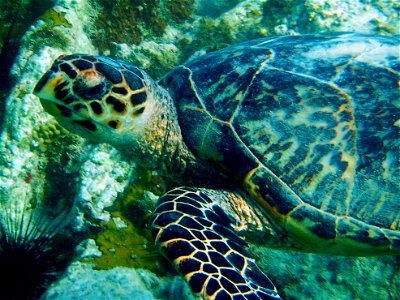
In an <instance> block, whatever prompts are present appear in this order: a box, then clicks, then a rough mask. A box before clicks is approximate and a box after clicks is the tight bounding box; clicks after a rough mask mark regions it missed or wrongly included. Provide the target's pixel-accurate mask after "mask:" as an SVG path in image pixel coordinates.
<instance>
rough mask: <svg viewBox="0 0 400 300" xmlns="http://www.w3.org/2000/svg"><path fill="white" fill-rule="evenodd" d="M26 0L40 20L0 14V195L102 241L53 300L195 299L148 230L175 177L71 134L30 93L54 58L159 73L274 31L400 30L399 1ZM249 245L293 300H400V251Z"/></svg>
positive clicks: (72, 270)
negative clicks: (77, 57) (114, 61)
mask: <svg viewBox="0 0 400 300" xmlns="http://www.w3.org/2000/svg"><path fill="white" fill-rule="evenodd" d="M53 2H55V5H54V6H53V7H51V6H52V5H53ZM15 3H16V2H15ZM24 3H30V5H33V4H35V3H36V5H37V8H35V9H40V12H39V11H38V10H36V11H32V17H33V16H35V17H34V18H38V19H37V20H36V21H34V18H31V19H29V18H26V20H24V22H25V23H24V24H25V25H24V26H22V25H21V26H20V25H18V26H17V25H14V27H13V28H14V29H10V28H11V27H10V24H17V23H18V22H22V19H21V20H18V22H17V21H15V22H16V23H13V21H12V18H11V17H13V16H14V17H15V15H12V14H10V15H6V14H5V12H6V10H3V9H0V24H1V26H2V27H1V28H0V29H1V34H2V40H1V42H0V45H2V46H1V47H2V48H1V49H2V50H1V53H7V55H8V54H10V53H11V52H10V53H8V50H10V47H11V46H10V45H13V46H12V47H14V48H15V50H17V49H18V50H19V54H18V55H17V56H16V59H15V62H14V64H13V65H12V68H11V71H10V74H11V76H12V78H14V81H9V82H10V85H9V90H8V91H7V93H4V97H1V99H2V100H1V101H2V102H1V104H0V105H1V113H0V114H1V115H0V116H1V117H0V121H1V131H0V132H1V136H0V149H1V150H0V166H1V168H0V192H1V193H2V197H3V198H2V201H4V202H5V201H9V199H21V201H22V200H23V203H27V205H30V202H31V201H32V199H33V198H34V195H39V196H40V199H39V200H40V201H41V204H43V205H45V206H48V207H49V208H50V209H54V210H55V211H59V210H60V209H62V208H65V207H71V206H72V210H71V214H70V222H69V223H68V227H69V230H71V231H72V232H73V233H74V234H75V235H77V236H80V237H86V236H90V237H91V238H92V239H90V240H87V244H88V245H89V246H90V245H91V246H92V248H91V249H92V250H91V251H92V252H90V251H89V252H90V254H87V253H86V256H85V255H83V254H82V255H81V258H80V259H81V260H82V261H83V262H84V263H79V262H75V263H74V264H73V266H71V267H70V268H68V270H67V274H66V276H65V278H64V279H63V280H61V281H60V282H59V283H56V284H54V285H53V286H52V288H51V289H50V290H49V291H48V293H47V294H46V296H45V298H44V299H56V298H57V297H61V298H62V299H73V298H74V297H75V299H76V298H77V297H80V298H92V299H94V298H99V297H108V298H119V299H132V298H133V299H135V298H136V299H143V297H147V299H153V298H154V299H158V298H160V295H162V296H164V297H165V298H171V299H172V298H176V299H189V298H188V297H190V296H189V294H190V292H189V291H188V290H187V287H186V286H185V285H184V284H183V282H182V280H181V279H180V278H178V277H175V276H171V274H170V273H169V272H172V271H171V269H170V268H169V267H168V266H167V265H166V264H164V261H163V260H162V259H159V256H158V254H157V253H155V252H154V248H153V246H152V243H151V241H150V239H149V236H148V232H147V231H146V230H147V228H146V225H147V221H148V218H149V217H150V215H151V211H152V208H153V207H154V205H155V201H156V200H157V196H158V195H160V194H162V193H163V192H164V191H165V189H166V186H167V185H168V184H167V183H166V182H163V181H162V180H161V179H160V178H159V177H158V176H157V174H154V173H151V172H149V171H141V170H137V169H136V168H135V165H134V164H132V163H131V162H129V158H126V157H123V156H122V155H121V154H120V153H118V152H117V151H116V150H115V149H113V148H112V147H110V146H107V145H95V144H90V143H87V142H85V141H83V140H82V139H80V138H79V137H76V136H73V135H71V134H70V133H68V132H65V131H64V130H63V129H61V127H60V126H59V125H57V124H55V123H54V120H53V119H52V118H51V117H50V116H49V115H48V114H46V113H45V112H44V111H43V109H42V108H41V106H40V103H39V101H38V99H37V98H36V97H34V96H33V95H32V94H31V92H32V90H33V87H34V85H35V83H36V82H37V80H38V79H39V77H40V76H41V75H42V74H43V73H44V72H45V70H46V69H48V67H49V66H50V64H51V63H52V61H53V60H54V59H55V58H56V57H58V56H59V55H61V54H63V53H89V54H98V53H101V54H111V55H112V56H115V57H117V58H119V59H123V60H126V61H128V62H130V63H133V64H136V65H138V66H140V67H141V68H143V69H145V70H146V71H147V72H148V73H149V74H150V75H152V76H153V77H154V78H156V79H160V78H161V77H162V76H163V75H164V74H165V73H166V72H167V71H169V70H170V69H172V68H173V67H174V66H176V65H178V64H180V63H181V62H183V61H185V60H186V59H188V58H190V57H193V56H196V55H201V54H202V53H205V52H208V51H212V50H216V49H220V48H222V47H225V46H227V45H229V44H232V43H236V42H240V41H243V40H246V39H251V38H257V37H261V36H265V35H270V34H298V33H311V32H320V31H354V30H356V31H361V32H366V33H379V34H391V33H396V34H398V33H399V28H398V24H397V20H398V13H399V4H398V3H397V1H392V0H390V1H351V2H346V1H318V0H307V1H297V0H291V1H286V2H282V1H281V2H279V1H275V0H268V1H265V0H255V1H254V0H247V1H240V0H230V1H212V2H210V1H206V0H196V1H192V0H181V1H169V0H165V1H159V0H152V1H146V2H144V1H136V0H132V1H128V0H117V1H114V2H112V1H106V0H100V1H95V0H81V1H74V0H62V1H61V0H60V1H44V2H41V3H40V5H38V1H25V2H24ZM11 4H12V3H11V2H2V3H1V4H0V7H1V8H3V7H4V5H11ZM127 8H128V9H127ZM21 16H22V15H19V16H18V18H20V17H21ZM39 16H41V17H40V18H39ZM10 18H11V19H10ZM29 26H30V27H29ZM16 45H19V47H17V46H16ZM6 49H8V50H7V51H6ZM12 50H14V49H12ZM15 54H16V52H14V54H13V56H15ZM7 60H8V61H12V60H9V59H8V58H7ZM0 65H2V64H0ZM2 66H3V65H2ZM4 66H5V65H4ZM0 73H1V74H2V75H5V72H4V71H3V70H2V71H1V72H0ZM2 82H3V81H2ZM2 222H3V224H4V221H2ZM89 246H88V247H89ZM251 251H252V252H253V253H254V255H255V256H256V257H257V258H258V260H259V262H260V266H261V267H262V268H263V269H264V270H266V272H267V273H269V274H271V275H270V276H271V278H272V279H273V281H274V282H275V283H276V285H277V286H278V287H279V288H280V290H281V293H282V295H283V296H284V297H285V298H286V299H310V298H314V299H317V298H349V299H350V298H358V299H365V298H392V299H397V298H400V294H399V293H400V292H399V290H398V289H397V287H398V286H399V285H400V275H399V274H400V271H399V266H400V262H399V259H398V258H393V257H385V258H347V257H346V258H345V257H326V256H321V255H311V254H305V253H291V252H287V251H278V250H270V249H266V248H261V247H259V246H258V245H253V247H252V248H251ZM117 266H118V267H117ZM121 266H125V267H127V266H129V267H130V268H129V269H128V268H121ZM99 269H100V270H99ZM108 269H109V270H108ZM143 269H147V270H143ZM150 270H151V271H150ZM153 272H154V273H153ZM166 274H168V277H163V276H166ZM144 278H146V279H144ZM57 299H60V298H57Z"/></svg>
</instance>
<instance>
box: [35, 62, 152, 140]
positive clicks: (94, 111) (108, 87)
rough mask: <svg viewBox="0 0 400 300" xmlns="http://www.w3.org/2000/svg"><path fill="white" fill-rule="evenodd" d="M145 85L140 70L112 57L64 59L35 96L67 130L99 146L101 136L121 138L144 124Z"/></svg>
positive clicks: (39, 86) (146, 94)
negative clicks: (119, 136) (91, 140)
mask: <svg viewBox="0 0 400 300" xmlns="http://www.w3.org/2000/svg"><path fill="white" fill-rule="evenodd" d="M146 80H149V78H148V76H147V75H146V74H145V73H144V72H143V71H141V70H140V69H138V68H136V67H133V66H130V65H128V64H125V63H123V62H120V61H116V60H112V59H109V58H107V57H103V56H88V55H69V56H60V57H59V58H58V59H57V60H56V61H55V62H54V63H53V65H52V67H51V69H50V70H49V71H48V72H47V73H46V74H45V75H44V76H43V77H42V78H41V79H40V81H39V82H38V84H37V85H36V87H35V90H34V94H35V95H37V96H38V97H39V98H40V99H41V102H42V105H43V107H44V108H45V110H46V111H47V112H48V113H50V114H52V115H53V116H54V117H55V118H56V119H57V120H58V121H59V122H60V123H61V124H62V125H63V126H65V127H66V128H68V129H69V130H71V131H72V132H75V133H78V134H80V135H83V136H85V137H87V138H92V139H94V138H95V139H96V140H97V141H99V135H100V136H104V135H107V134H108V135H113V136H114V133H115V132H117V133H118V134H119V135H121V134H124V133H125V132H132V131H134V130H135V128H136V129H138V128H137V127H140V126H141V124H143V120H142V119H143V118H146V105H147V103H146V102H147V101H146V100H148V89H147V87H146V85H145V81H146Z"/></svg>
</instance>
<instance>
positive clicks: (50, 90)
mask: <svg viewBox="0 0 400 300" xmlns="http://www.w3.org/2000/svg"><path fill="white" fill-rule="evenodd" d="M63 82H64V76H63V75H62V74H61V73H60V72H53V71H52V70H49V71H47V72H46V73H45V74H44V75H43V76H42V78H40V80H39V82H38V83H37V84H36V86H35V89H34V90H33V94H34V95H36V96H38V97H39V98H40V99H42V100H48V101H57V100H56V99H57V98H56V96H55V91H56V88H57V86H59V85H60V84H61V83H63ZM57 102H58V101H57Z"/></svg>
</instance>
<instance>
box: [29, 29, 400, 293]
mask: <svg viewBox="0 0 400 300" xmlns="http://www.w3.org/2000/svg"><path fill="white" fill-rule="evenodd" d="M399 71H400V61H399V38H398V37H382V36H365V35H358V34H333V35H303V36H283V37H267V38H262V39H258V40H253V41H249V42H245V43H242V44H238V45H235V46H231V47H228V48H225V49H222V50H219V51H216V52H212V53H208V54H206V55H204V56H201V57H198V58H194V59H192V60H190V61H188V62H186V63H184V64H183V65H180V66H178V67H176V68H175V69H173V70H172V71H171V72H170V73H169V74H167V75H166V76H165V77H164V78H163V79H162V80H161V81H160V82H159V83H157V82H155V81H153V80H152V79H151V78H150V77H149V76H148V75H147V74H146V73H145V72H144V71H142V70H141V69H139V68H137V67H134V66H131V65H129V64H127V63H125V62H123V61H118V60H114V59H111V58H108V57H102V56H89V55H81V54H75V55H69V56H62V57H59V58H58V59H57V60H56V61H55V62H54V64H53V66H52V67H51V69H50V70H49V71H48V72H47V73H46V74H45V75H44V76H43V77H42V79H41V80H40V81H39V82H38V84H37V86H36V88H35V91H34V93H35V94H36V95H37V96H38V97H39V98H40V99H41V102H42V105H43V107H44V108H45V109H46V111H48V112H49V113H51V114H52V115H54V117H55V118H56V119H57V120H58V121H59V122H60V123H61V124H62V125H63V126H65V127H66V128H67V129H69V130H71V131H72V132H74V133H77V134H79V135H81V136H83V137H86V138H89V139H90V140H94V141H98V142H107V143H110V144H112V145H113V146H115V147H116V148H118V149H119V150H121V151H122V152H124V153H126V154H127V155H128V156H129V157H130V158H132V160H134V161H136V162H137V163H138V164H141V165H143V166H144V167H148V168H152V169H156V170H158V172H159V173H160V174H162V175H164V176H167V177H168V178H169V179H170V180H171V181H172V182H174V184H175V189H172V190H171V191H169V192H168V193H166V194H165V195H164V196H162V197H161V198H160V200H159V203H158V205H157V208H156V210H155V212H154V214H153V218H152V230H153V234H154V237H155V241H156V243H157V245H158V246H159V247H160V249H161V251H162V253H163V254H164V255H166V256H167V257H168V258H169V260H170V261H171V262H172V263H173V264H174V266H175V267H176V268H177V269H178V271H180V272H181V274H182V275H183V276H184V277H185V279H186V280H187V282H188V283H189V285H190V287H191V288H192V291H193V293H194V294H195V295H197V296H198V297H202V298H210V299H278V298H279V295H278V292H277V290H276V289H275V287H274V285H273V284H272V283H271V281H270V280H269V279H268V277H267V276H266V275H264V274H263V272H262V271H261V270H260V269H259V268H258V267H257V265H256V264H255V261H254V260H253V259H251V258H250V257H249V256H248V254H247V252H246V250H245V246H246V243H245V242H244V241H243V240H242V238H241V237H239V234H238V232H240V233H241V232H245V231H246V230H247V229H248V228H249V226H246V224H247V223H246V222H253V223H255V224H259V225H260V226H259V228H258V229H259V230H263V226H265V227H267V226H268V227H270V228H272V229H273V230H274V232H275V234H274V235H273V236H274V237H275V238H276V239H278V240H279V245H280V247H282V246H283V247H286V248H291V249H297V250H302V251H309V252H323V253H329V254H339V255H354V256H364V255H399V254H400V187H399V182H400V139H399V133H400V121H399V118H400V97H399V81H400V75H399ZM178 186H184V187H180V188H176V187H178ZM260 208H261V209H260ZM260 211H261V215H260V213H259V212H260ZM267 223H268V224H267ZM240 236H242V234H240ZM265 243H267V244H268V243H269V241H265ZM270 244H273V243H270Z"/></svg>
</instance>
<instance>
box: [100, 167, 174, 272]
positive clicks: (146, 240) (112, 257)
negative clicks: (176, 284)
mask: <svg viewBox="0 0 400 300" xmlns="http://www.w3.org/2000/svg"><path fill="white" fill-rule="evenodd" d="M166 188H167V187H166V186H165V182H164V181H163V180H162V178H161V177H159V176H157V175H155V174H154V173H152V172H150V171H148V170H142V171H141V172H140V175H139V176H138V177H137V180H136V181H135V182H134V183H133V184H131V185H130V186H129V187H128V188H127V189H126V192H125V193H123V194H122V195H121V196H120V197H119V199H118V200H117V201H116V203H115V204H114V206H113V207H112V208H111V210H112V211H111V216H112V218H118V219H120V220H122V222H123V223H124V224H125V225H126V226H124V228H118V227H117V226H116V224H115V222H114V221H110V222H102V223H101V224H100V226H101V227H102V231H101V232H100V233H99V234H97V235H96V236H95V237H94V239H95V241H96V244H97V246H98V247H99V248H100V250H101V252H102V256H100V257H97V258H95V259H94V260H93V263H94V264H95V267H96V269H103V270H104V269H111V268H114V267H117V266H120V267H122V266H123V267H132V268H143V269H148V270H150V271H152V272H155V273H157V274H159V275H165V272H166V270H168V269H170V267H168V266H167V265H165V264H164V263H165V262H166V261H165V260H163V259H161V260H160V255H159V252H158V250H157V248H156V247H155V245H154V241H153V238H152V237H151V235H150V232H149V226H148V225H149V219H150V218H151V214H152V211H153V210H154V207H155V205H156V201H157V198H158V197H157V196H158V195H161V194H163V193H164V192H165V190H166ZM149 191H151V192H152V193H153V194H154V197H152V198H149V197H146V195H145V194H146V193H148V192H149ZM156 195H157V196H156Z"/></svg>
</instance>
